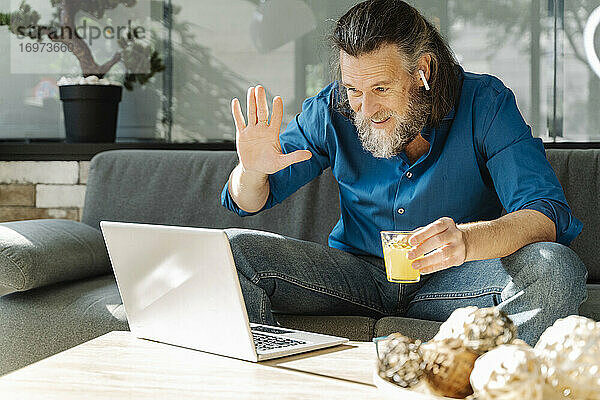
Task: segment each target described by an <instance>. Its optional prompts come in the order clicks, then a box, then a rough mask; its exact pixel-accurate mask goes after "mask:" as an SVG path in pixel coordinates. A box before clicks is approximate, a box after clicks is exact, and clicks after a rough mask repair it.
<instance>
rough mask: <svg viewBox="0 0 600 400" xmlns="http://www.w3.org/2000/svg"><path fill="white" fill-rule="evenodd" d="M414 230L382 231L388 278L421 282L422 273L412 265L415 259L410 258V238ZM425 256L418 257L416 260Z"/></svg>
mask: <svg viewBox="0 0 600 400" xmlns="http://www.w3.org/2000/svg"><path fill="white" fill-rule="evenodd" d="M413 233H414V231H381V244H382V246H383V259H384V261H385V272H386V274H387V279H388V281H390V282H395V283H414V282H419V280H420V279H421V274H420V273H419V270H418V269H414V268H413V267H412V263H413V261H415V260H411V259H409V258H408V252H409V251H410V249H412V246H411V245H409V244H408V238H409V237H410V236H411V235H412V234H413ZM420 258H423V256H421V257H418V258H417V259H416V260H418V259H420Z"/></svg>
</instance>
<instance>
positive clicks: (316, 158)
mask: <svg viewBox="0 0 600 400" xmlns="http://www.w3.org/2000/svg"><path fill="white" fill-rule="evenodd" d="M332 39H333V43H334V47H335V50H336V53H338V54H339V75H340V77H339V78H340V79H338V80H336V81H335V82H333V83H331V84H330V85H328V86H327V87H325V88H324V89H323V90H322V91H321V92H320V93H319V94H317V95H316V96H314V97H311V98H309V99H307V100H306V101H305V102H304V104H303V106H302V112H301V113H300V114H298V115H297V116H296V118H295V119H294V120H293V121H292V122H291V123H290V124H289V125H288V126H287V128H286V129H285V130H284V131H283V132H281V133H280V125H281V121H282V116H283V102H282V100H281V98H280V97H275V98H274V100H273V113H272V117H271V121H270V122H269V110H268V104H267V99H266V94H265V90H264V88H263V87H261V86H257V87H253V88H250V89H249V90H248V99H247V110H248V115H247V119H245V118H244V116H243V114H242V111H241V107H240V103H239V101H238V100H237V99H234V100H233V102H232V112H233V116H234V120H235V125H236V128H237V133H236V141H237V152H238V157H239V165H238V166H237V167H236V168H235V169H234V170H233V171H232V173H231V175H230V178H229V181H228V182H227V184H226V185H225V187H224V188H223V192H222V197H221V200H222V203H223V205H224V206H225V207H227V208H229V209H230V210H232V211H235V212H237V213H238V214H239V215H241V216H247V215H253V214H255V213H257V212H260V211H262V210H265V209H267V208H270V207H273V206H274V205H276V204H278V203H280V202H282V201H283V200H284V199H285V198H286V197H288V196H289V195H291V194H292V193H294V192H295V191H296V190H297V189H298V188H300V187H301V186H303V185H304V184H306V183H307V182H309V181H311V180H312V179H314V178H315V177H317V176H319V175H320V174H321V173H322V172H323V171H324V170H325V169H327V168H331V170H332V173H333V176H334V177H335V179H336V180H337V182H338V183H339V191H340V207H341V215H340V219H339V221H338V223H337V225H336V226H335V227H334V228H333V230H332V232H331V234H330V236H329V246H322V245H320V244H316V243H311V242H306V241H301V240H297V239H292V238H287V237H284V236H281V235H275V234H270V233H265V232H260V231H253V230H241V229H240V230H237V229H231V230H227V231H226V232H227V234H228V237H229V239H230V243H231V248H232V251H233V254H234V258H235V262H236V265H237V269H238V275H239V278H240V284H241V287H242V291H243V294H244V299H245V302H246V307H247V309H248V314H249V318H250V320H251V321H252V322H256V323H262V324H268V325H276V324H277V322H276V321H275V319H274V318H273V314H272V310H276V311H278V312H282V313H293V314H310V315H362V316H369V317H374V318H381V317H383V316H391V315H393V316H405V317H413V318H420V319H429V320H434V321H444V320H445V319H447V318H448V316H449V315H450V313H451V312H452V311H453V310H455V309H456V308H459V307H465V306H470V305H474V306H478V307H489V306H498V308H499V309H501V310H502V311H504V312H506V313H507V314H508V315H509V316H510V317H511V318H512V320H513V321H514V322H515V324H516V325H517V328H518V332H519V337H520V338H521V339H523V340H525V341H526V342H528V343H529V344H531V345H534V344H535V343H536V341H537V339H538V338H539V336H540V335H541V333H542V332H543V331H544V330H545V329H546V328H547V327H548V326H549V325H551V324H552V323H553V322H554V321H555V320H556V319H557V318H560V317H564V316H566V315H569V314H576V313H577V312H578V308H579V305H580V304H581V303H582V302H583V301H584V299H585V296H586V288H585V281H586V277H587V271H586V269H585V266H584V265H583V263H582V262H581V260H580V259H579V258H578V257H577V255H576V254H575V253H574V252H573V251H572V250H570V249H569V248H568V247H567V245H568V244H569V243H570V242H571V241H572V240H573V239H574V238H575V237H576V236H577V235H578V234H579V233H580V232H581V228H582V224H581V222H580V221H579V220H577V219H576V218H575V217H574V216H573V215H572V213H571V210H570V208H569V206H568V204H567V201H566V199H565V196H564V193H563V191H562V188H561V186H560V184H559V182H558V180H557V178H556V176H555V174H554V172H553V170H552V168H551V166H550V164H549V163H548V161H547V160H546V157H545V152H544V147H543V144H542V142H541V140H540V139H536V138H533V136H532V133H531V128H530V127H529V126H528V125H527V124H526V123H525V121H524V120H523V117H522V116H521V114H520V112H519V110H518V108H517V104H516V101H515V97H514V94H513V93H512V92H511V90H510V89H508V88H507V87H506V86H505V85H504V84H503V83H502V82H501V81H500V80H499V79H497V78H496V77H493V76H491V75H485V74H475V73H469V72H465V71H464V70H463V69H462V68H461V67H460V66H459V65H458V63H457V62H456V60H455V58H454V56H453V54H452V51H451V50H450V49H449V47H448V45H447V44H446V43H445V42H444V40H443V39H442V37H441V36H440V34H439V33H438V32H437V31H436V29H435V28H434V27H433V26H432V25H431V24H430V23H429V22H428V21H427V20H426V19H425V18H424V17H423V16H422V15H420V14H419V12H418V11H417V10H415V9H414V8H412V7H411V6H409V5H408V4H406V3H405V2H403V1H400V0H369V1H365V2H363V3H360V4H358V5H356V6H354V7H353V8H352V9H350V10H349V11H348V12H347V13H346V14H345V15H344V16H342V17H341V18H340V20H339V21H338V22H337V24H336V27H335V30H334V32H333V35H332ZM503 208H504V209H505V210H506V214H504V215H503ZM307 223H310V222H309V221H307ZM382 230H403V231H404V230H415V233H414V234H413V235H412V236H411V238H410V241H409V243H410V244H411V245H412V246H413V248H412V250H411V251H410V253H409V258H411V259H417V258H419V257H421V256H424V257H422V258H420V259H418V260H416V261H414V262H413V267H414V268H417V269H419V271H420V272H421V274H422V276H421V280H420V281H419V282H418V283H411V284H397V283H391V282H388V281H387V279H386V273H385V267H384V262H383V259H382V246H381V241H380V231H382Z"/></svg>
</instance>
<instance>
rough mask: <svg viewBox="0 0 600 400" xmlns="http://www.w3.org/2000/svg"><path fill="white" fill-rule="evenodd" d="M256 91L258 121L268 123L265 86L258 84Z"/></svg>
mask: <svg viewBox="0 0 600 400" xmlns="http://www.w3.org/2000/svg"><path fill="white" fill-rule="evenodd" d="M255 93H256V115H257V117H258V122H259V123H264V124H268V123H269V105H268V104H267V93H266V92H265V88H264V87H262V86H260V85H258V86H257V87H256V89H255Z"/></svg>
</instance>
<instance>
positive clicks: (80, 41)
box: [0, 0, 165, 142]
mask: <svg viewBox="0 0 600 400" xmlns="http://www.w3.org/2000/svg"><path fill="white" fill-rule="evenodd" d="M136 1H137V0H114V1H106V0H94V1H89V0H50V2H51V5H52V7H54V8H55V9H56V12H55V13H54V14H53V18H52V20H51V21H50V23H49V24H48V25H45V26H40V25H39V20H40V18H41V16H40V14H39V13H38V12H36V11H35V10H32V8H31V6H29V5H28V4H26V3H25V1H23V2H22V3H21V4H20V6H19V9H18V10H16V11H14V12H12V13H0V25H7V26H8V29H9V30H10V31H11V32H12V33H13V34H15V35H21V36H22V37H29V38H31V39H34V40H37V41H38V42H41V41H42V39H43V38H44V37H47V38H48V39H50V40H51V42H52V43H53V44H56V45H59V46H64V48H65V49H66V50H68V51H69V52H71V53H72V54H73V55H74V56H75V57H76V58H77V60H78V62H79V66H80V68H81V76H80V77H77V78H70V79H69V78H65V77H63V78H61V79H60V80H59V82H58V85H59V91H60V98H61V100H62V101H63V110H64V117H65V131H66V140H67V142H114V140H115V137H116V127H117V116H118V107H119V102H120V101H121V96H122V91H123V86H124V87H125V88H126V89H127V90H133V88H134V86H135V84H136V83H137V84H140V85H143V84H145V83H146V82H148V80H149V79H150V78H151V77H152V76H154V74H156V73H157V72H160V71H163V70H164V69H165V66H164V64H163V62H162V60H161V58H160V57H159V55H158V52H157V51H156V50H155V49H154V48H153V46H152V45H151V43H148V42H144V41H143V40H141V39H140V35H139V28H140V27H139V26H138V27H132V26H131V24H129V26H127V27H123V28H124V29H123V30H121V29H119V32H118V34H119V35H118V36H117V35H116V32H113V31H112V30H113V28H112V27H104V29H103V30H102V33H103V34H105V35H106V34H110V35H112V37H115V36H117V38H116V40H117V43H118V47H119V50H118V51H116V52H115V53H114V54H113V55H112V57H111V58H110V59H109V60H108V61H106V62H104V63H103V64H99V63H98V62H97V61H96V60H95V58H94V55H93V54H92V50H91V46H90V44H89V43H88V41H87V40H86V36H85V35H84V36H83V37H82V35H81V34H80V33H78V30H77V29H78V28H80V27H78V26H77V25H76V16H77V13H78V12H80V11H83V12H85V13H87V14H89V15H91V16H93V17H94V18H95V19H97V20H101V19H102V18H103V17H104V13H105V12H106V11H107V10H111V9H114V8H116V7H117V6H119V5H123V6H125V7H132V6H134V5H135V4H136ZM119 28H121V27H119ZM91 36H92V34H91V29H90V35H89V37H90V39H91ZM105 37H106V36H105ZM120 62H121V63H122V64H123V65H124V67H125V74H124V78H123V82H116V81H113V80H111V79H109V78H108V77H107V76H106V75H107V73H108V72H109V71H110V70H111V69H112V68H113V67H114V66H115V65H116V64H118V63H120ZM141 66H144V67H145V68H141ZM141 70H143V72H140V71H141Z"/></svg>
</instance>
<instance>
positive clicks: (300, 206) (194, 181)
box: [82, 150, 340, 244]
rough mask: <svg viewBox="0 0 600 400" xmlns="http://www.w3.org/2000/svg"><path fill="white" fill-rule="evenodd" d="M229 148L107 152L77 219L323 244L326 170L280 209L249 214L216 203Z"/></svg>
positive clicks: (331, 187)
mask: <svg viewBox="0 0 600 400" xmlns="http://www.w3.org/2000/svg"><path fill="white" fill-rule="evenodd" d="M236 164H237V154H236V152H235V151H181V150H114V151H107V152H103V153H100V154H98V155H96V156H95V157H94V158H93V159H92V162H91V165H90V172H89V176H88V184H87V189H86V195H85V205H84V210H83V217H82V222H84V223H86V224H88V225H90V226H93V227H95V228H96V229H99V224H100V221H101V220H109V221H123V222H141V223H150V224H162V225H181V226H196V227H206V228H228V227H241V228H249V229H260V230H264V231H269V232H274V233H279V234H281V235H285V236H290V237H294V238H298V239H304V240H310V241H313V242H317V243H321V244H327V237H328V235H329V232H330V231H331V229H333V226H334V225H335V223H336V222H337V219H338V218H339V215H340V206H339V192H338V187H337V184H336V182H335V180H334V179H333V176H332V175H331V171H330V170H327V171H326V172H324V173H323V175H321V176H320V177H319V178H317V179H315V180H314V181H312V182H310V183H309V184H307V185H305V186H304V187H302V188H301V189H300V190H298V191H297V192H296V193H294V194H293V195H292V196H290V197H289V198H288V199H286V201H284V202H283V203H282V204H280V205H278V206H276V207H273V208H271V209H269V210H266V211H264V212H261V213H259V214H257V215H254V216H250V217H244V218H242V217H240V216H238V215H237V214H235V213H233V212H231V211H229V210H227V209H226V208H225V207H223V206H221V201H220V199H221V190H222V189H223V186H224V185H225V182H226V181H227V179H228V178H229V174H230V173H231V171H232V170H233V168H234V167H235V165H236Z"/></svg>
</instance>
